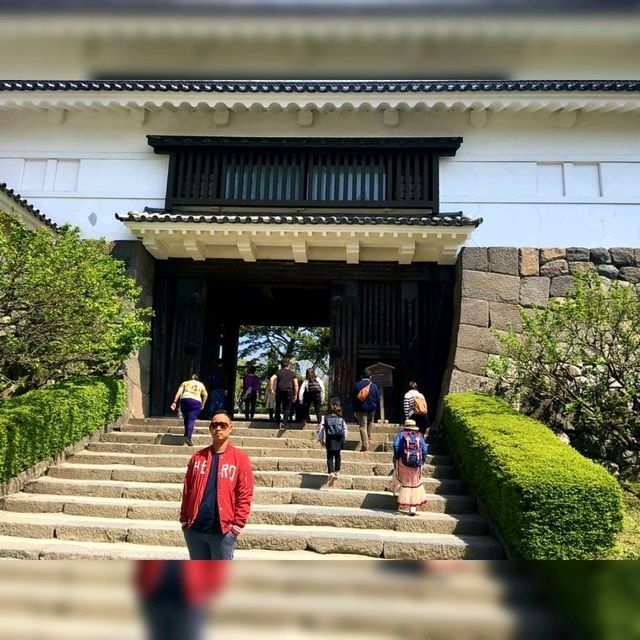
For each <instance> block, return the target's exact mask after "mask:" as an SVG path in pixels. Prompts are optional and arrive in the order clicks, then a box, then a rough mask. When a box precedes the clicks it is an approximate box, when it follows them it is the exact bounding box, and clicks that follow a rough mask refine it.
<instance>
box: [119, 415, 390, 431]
mask: <svg viewBox="0 0 640 640" xmlns="http://www.w3.org/2000/svg"><path fill="white" fill-rule="evenodd" d="M139 426H152V427H159V428H162V427H181V426H183V423H182V420H180V419H178V418H131V419H130V420H129V421H128V422H127V424H126V428H127V429H129V428H130V427H139ZM347 426H348V428H349V431H354V432H355V431H357V429H358V425H357V424H356V423H355V422H347ZM196 427H204V428H205V429H206V428H208V427H209V421H208V420H196ZM233 428H234V431H235V430H236V429H268V430H271V431H278V430H279V429H278V425H277V423H275V422H270V421H269V420H249V421H247V420H242V419H240V418H238V417H237V416H236V418H235V419H234V420H233ZM316 428H317V424H316V423H314V422H308V423H307V424H305V425H304V426H303V425H302V423H299V422H290V423H288V424H287V431H291V432H295V431H315V430H316ZM400 429H401V426H400V425H397V424H388V423H385V424H381V423H379V422H376V423H374V425H373V432H374V433H385V434H395V433H398V431H399V430H400Z"/></svg>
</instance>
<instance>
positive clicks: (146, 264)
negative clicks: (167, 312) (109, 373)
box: [111, 240, 155, 421]
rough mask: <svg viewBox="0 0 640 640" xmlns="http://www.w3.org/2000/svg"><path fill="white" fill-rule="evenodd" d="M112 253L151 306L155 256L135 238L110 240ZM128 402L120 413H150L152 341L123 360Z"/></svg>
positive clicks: (133, 415) (136, 415)
mask: <svg viewBox="0 0 640 640" xmlns="http://www.w3.org/2000/svg"><path fill="white" fill-rule="evenodd" d="M111 254H112V255H113V256H114V257H115V258H118V260H122V261H123V262H124V263H125V264H126V265H127V273H128V274H129V275H130V276H131V277H132V278H134V280H135V281H136V284H137V285H138V286H139V287H141V288H142V296H141V298H140V305H141V306H143V307H152V306H153V282H154V273H155V260H154V259H153V257H152V256H151V254H149V253H148V252H147V250H146V249H145V248H144V247H143V245H142V243H141V242H138V241H137V240H131V241H130V240H118V241H116V242H114V243H113V245H112V248H111ZM125 382H126V383H127V406H126V407H125V412H124V415H123V418H124V420H125V421H126V420H128V419H129V418H144V417H146V416H148V415H149V408H150V398H151V395H150V394H151V344H147V345H146V346H144V347H142V349H140V350H139V351H138V352H137V353H136V354H134V355H133V356H131V358H129V360H127V362H126V367H125Z"/></svg>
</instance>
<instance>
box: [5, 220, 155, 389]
mask: <svg viewBox="0 0 640 640" xmlns="http://www.w3.org/2000/svg"><path fill="white" fill-rule="evenodd" d="M3 231H4V232H3ZM139 297H140V290H139V289H138V287H137V286H136V285H135V283H134V281H133V280H132V279H131V278H130V277H129V276H127V274H126V271H125V266H124V264H123V263H122V262H120V261H118V260H115V259H114V258H112V257H111V256H110V255H109V244H108V243H107V241H105V240H82V239H81V238H80V231H79V229H77V228H72V227H69V226H65V227H63V228H61V230H60V233H59V235H57V237H53V236H52V235H51V234H49V233H48V232H47V231H45V230H36V231H32V230H30V229H27V228H26V227H24V226H23V225H21V224H19V223H16V222H14V221H12V220H11V219H7V218H3V219H2V220H0V396H1V397H5V398H6V397H9V396H11V395H15V394H19V393H22V392H25V391H28V390H30V389H35V388H38V387H40V386H43V385H44V384H47V383H48V382H49V381H61V380H64V379H67V378H69V377H71V376H76V375H84V374H109V373H112V372H114V371H115V370H116V369H117V368H118V367H119V366H120V365H121V364H122V363H123V362H124V360H125V359H126V358H127V357H128V356H129V355H130V354H131V353H133V352H134V351H135V350H136V349H138V348H140V347H141V346H142V345H143V344H145V343H146V342H147V340H148V333H149V319H150V317H151V311H150V310H149V309H145V308H135V306H136V303H137V302H138V300H139Z"/></svg>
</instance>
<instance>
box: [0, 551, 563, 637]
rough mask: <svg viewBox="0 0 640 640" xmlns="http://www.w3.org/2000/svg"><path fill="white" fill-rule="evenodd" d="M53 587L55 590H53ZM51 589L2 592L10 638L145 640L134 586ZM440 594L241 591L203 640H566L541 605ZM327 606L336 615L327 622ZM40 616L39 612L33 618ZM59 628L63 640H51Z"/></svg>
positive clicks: (213, 618) (229, 597)
mask: <svg viewBox="0 0 640 640" xmlns="http://www.w3.org/2000/svg"><path fill="white" fill-rule="evenodd" d="M360 564H363V563H360ZM367 564H370V563H367ZM315 566H316V567H322V566H324V565H322V564H317V565H315ZM312 569H313V567H312ZM56 586H57V589H55V588H54V587H56ZM54 587H50V588H44V589H37V588H36V589H35V590H32V591H31V592H30V591H29V590H28V589H26V588H23V589H17V590H16V592H15V593H12V592H11V590H10V588H7V589H0V595H1V596H2V599H3V602H4V603H2V604H0V608H1V609H0V610H1V611H2V619H3V630H5V631H9V632H11V633H13V632H14V631H15V632H17V633H18V634H20V633H22V632H24V631H25V630H27V629H29V630H31V631H32V635H30V636H21V635H18V636H14V635H10V636H9V637H11V638H14V637H16V638H22V637H29V638H32V639H33V638H38V639H43V638H46V639H53V638H56V639H57V638H64V640H72V639H73V638H82V639H83V640H86V638H91V639H92V640H103V639H104V640H112V639H113V638H119V639H122V640H126V639H129V638H131V639H133V638H137V639H138V640H139V639H140V638H141V629H140V628H139V625H140V622H139V617H138V612H137V608H136V601H135V598H133V597H132V593H131V589H130V588H129V589H127V588H121V589H119V590H115V589H111V590H108V591H106V592H104V593H101V591H100V590H95V591H94V590H91V589H88V590H86V591H83V590H82V589H81V588H80V586H79V587H77V588H74V587H71V588H68V587H65V588H61V587H62V585H59V586H58V585H54ZM379 591H380V592H382V593H384V580H383V579H382V577H380V579H379ZM440 591H441V593H442V595H441V596H440V597H437V598H434V599H429V600H427V601H425V602H419V601H418V599H417V598H416V597H415V596H414V597H411V596H408V597H407V596H405V597H404V598H394V599H393V600H392V601H391V603H390V604H387V603H388V602H389V597H388V596H387V598H386V599H385V598H383V597H381V596H382V593H381V594H380V595H379V597H377V598H375V599H374V600H373V601H372V602H368V601H367V600H365V599H364V598H361V597H358V596H357V595H354V594H353V593H348V594H346V595H345V596H344V597H342V598H340V599H338V602H337V603H334V604H333V605H332V606H331V604H330V601H329V599H328V598H326V599H321V600H320V601H318V596H317V594H307V593H304V592H303V593H295V592H286V593H285V592H283V591H281V590H269V591H266V592H263V593H256V592H251V591H249V592H246V591H242V592H239V593H238V592H234V591H233V589H229V590H228V591H225V592H224V593H223V594H222V595H221V597H220V599H219V603H218V606H217V607H216V609H215V611H214V612H211V614H210V616H209V620H208V622H209V625H210V626H209V629H208V632H214V631H215V634H213V635H211V636H210V635H209V633H207V635H206V637H207V640H208V639H209V638H210V637H211V638H215V637H223V638H224V637H227V638H234V639H236V638H237V639H239V640H242V639H243V638H252V637H253V638H255V637H256V634H257V635H258V637H260V638H265V640H271V639H272V638H273V640H287V639H289V638H290V639H291V640H294V639H295V640H319V639H320V638H326V637H327V635H331V637H335V638H340V639H342V638H344V639H345V640H347V639H348V640H365V639H367V640H382V638H385V639H396V638H397V639H400V638H403V639H408V640H414V639H418V638H420V639H424V638H429V639H434V638H435V639H439V638H468V639H470V640H482V639H486V638H491V639H492V640H507V639H509V640H513V638H515V637H517V638H519V639H521V640H532V639H534V638H535V639H536V640H537V639H538V638H548V639H549V640H555V639H556V638H561V637H566V636H562V635H561V634H560V632H559V629H558V624H557V620H556V617H555V616H553V615H549V612H548V611H546V610H545V609H544V608H543V607H541V606H540V605H538V604H537V603H536V604H533V605H528V604H521V605H519V606H513V605H509V606H507V605H505V604H504V603H501V602H492V601H483V600H480V601H479V602H473V601H470V602H465V603H464V607H461V606H460V604H459V602H458V601H457V599H456V598H455V597H453V596H452V595H450V594H449V593H448V590H447V589H442V585H441V589H440ZM38 596H39V597H40V603H39V599H38ZM385 605H386V606H385ZM327 608H330V609H331V612H332V615H331V617H330V618H329V619H327V614H326V611H327ZM389 608H392V609H393V611H394V615H393V616H390V615H389V612H388V610H389ZM36 611H37V613H38V615H37V616H34V613H35V612H36ZM60 612H64V615H61V614H60ZM20 615H22V617H20ZM5 623H6V624H5ZM21 624H22V626H21ZM56 631H57V632H58V634H59V635H52V633H54V634H55V633H56ZM105 631H108V632H109V633H110V634H111V635H108V634H106V633H105ZM81 632H82V633H84V634H85V635H81ZM251 632H253V634H254V635H253V636H251V635H250V634H251ZM276 633H277V634H278V635H277V636H276ZM320 634H324V635H320Z"/></svg>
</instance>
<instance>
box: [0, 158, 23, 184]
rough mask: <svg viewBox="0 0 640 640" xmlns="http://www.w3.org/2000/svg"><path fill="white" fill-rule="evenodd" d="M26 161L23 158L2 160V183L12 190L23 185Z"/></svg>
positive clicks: (0, 180)
mask: <svg viewBox="0 0 640 640" xmlns="http://www.w3.org/2000/svg"><path fill="white" fill-rule="evenodd" d="M23 173H24V160H22V158H0V182H5V183H6V184H7V185H8V186H9V188H10V189H17V188H18V187H19V186H20V184H21V183H22V174H23Z"/></svg>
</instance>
